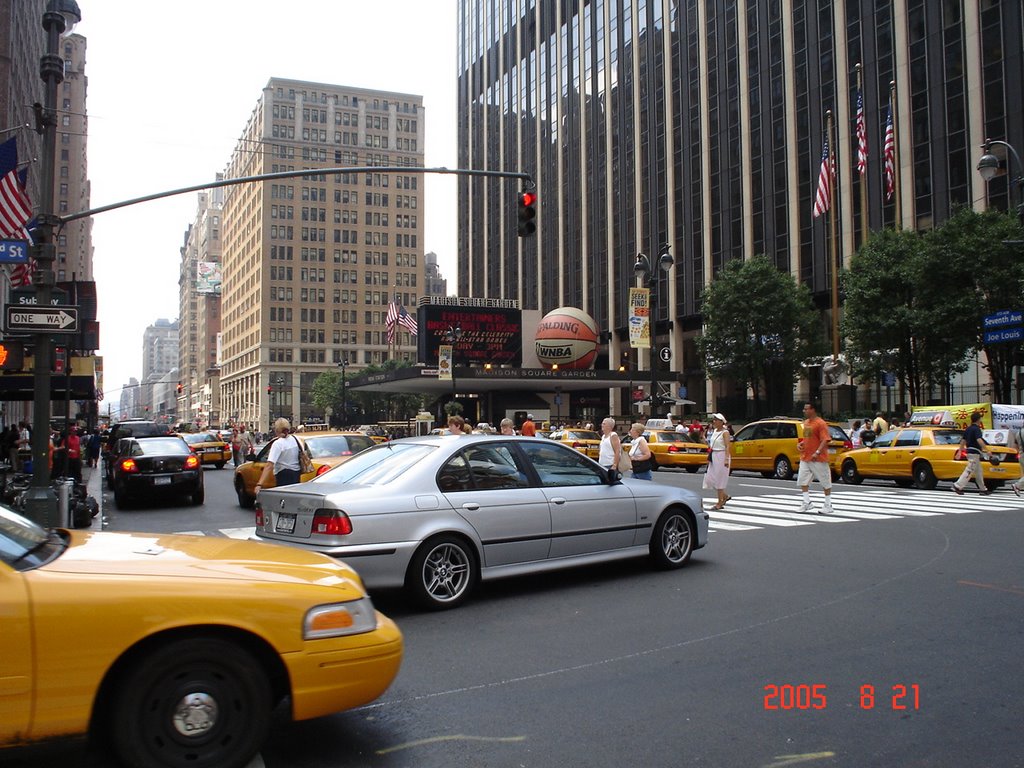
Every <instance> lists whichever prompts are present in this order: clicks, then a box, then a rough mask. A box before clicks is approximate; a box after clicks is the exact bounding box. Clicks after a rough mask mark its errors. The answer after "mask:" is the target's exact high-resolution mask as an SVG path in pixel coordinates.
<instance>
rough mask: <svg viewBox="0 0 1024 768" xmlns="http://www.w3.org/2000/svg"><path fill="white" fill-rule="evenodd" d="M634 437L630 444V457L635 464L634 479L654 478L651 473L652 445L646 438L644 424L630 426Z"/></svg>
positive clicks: (630, 433) (630, 432)
mask: <svg viewBox="0 0 1024 768" xmlns="http://www.w3.org/2000/svg"><path fill="white" fill-rule="evenodd" d="M629 436H630V437H631V438H632V440H631V441H630V444H629V459H630V462H631V463H632V465H633V479H634V480H653V479H654V477H653V476H652V475H651V447H650V446H649V445H647V441H646V440H645V439H644V425H643V424H634V425H633V426H631V427H630V428H629Z"/></svg>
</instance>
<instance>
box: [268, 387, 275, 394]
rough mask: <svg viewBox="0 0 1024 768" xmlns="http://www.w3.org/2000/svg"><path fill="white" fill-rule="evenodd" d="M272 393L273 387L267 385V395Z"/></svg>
mask: <svg viewBox="0 0 1024 768" xmlns="http://www.w3.org/2000/svg"><path fill="white" fill-rule="evenodd" d="M273 392H274V386H273V385H272V384H267V394H268V395H269V394H272V393H273Z"/></svg>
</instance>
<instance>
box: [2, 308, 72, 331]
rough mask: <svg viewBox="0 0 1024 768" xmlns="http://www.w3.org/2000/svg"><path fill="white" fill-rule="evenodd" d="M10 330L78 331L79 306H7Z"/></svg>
mask: <svg viewBox="0 0 1024 768" xmlns="http://www.w3.org/2000/svg"><path fill="white" fill-rule="evenodd" d="M7 330H8V331H29V332H39V331H48V332H50V333H77V332H78V307H10V306H9V307H7Z"/></svg>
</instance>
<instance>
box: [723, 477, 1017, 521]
mask: <svg viewBox="0 0 1024 768" xmlns="http://www.w3.org/2000/svg"><path fill="white" fill-rule="evenodd" d="M824 498H825V496H824V494H822V493H821V491H812V492H811V503H812V505H813V507H814V508H813V510H812V511H811V512H809V513H807V512H800V511H799V510H800V504H801V502H802V497H801V494H800V492H799V491H798V490H795V491H792V492H789V493H786V494H768V495H764V496H734V497H733V498H732V499H730V500H729V502H728V503H727V504H726V506H725V509H723V510H717V509H710V507H711V505H712V504H714V503H715V500H714V499H705V500H704V510H705V511H706V512H708V513H710V515H711V520H710V524H709V529H710V530H711V531H712V532H727V531H754V530H759V529H763V528H770V527H775V528H792V527H796V526H801V525H815V524H816V523H822V524H824V525H835V524H838V523H852V522H855V521H857V520H897V519H900V518H905V517H935V516H938V515H964V514H973V513H976V512H997V511H1004V510H1014V509H1018V510H1024V499H1020V498H1017V497H1016V496H1015V495H1014V494H1013V492H1012V491H1010V490H1008V489H1002V490H999V491H996V492H995V493H993V494H992V495H991V496H979V495H978V494H977V493H972V492H971V490H968V491H967V492H966V493H965V494H964V495H963V496H956V495H955V494H954V493H953V492H952V491H950V490H949V489H948V488H944V489H941V490H934V491H918V490H909V489H906V490H901V489H895V488H872V489H863V490H858V491H846V490H841V489H839V488H836V487H835V486H833V488H832V509H833V510H834V511H833V512H832V514H830V515H821V514H818V510H820V509H821V505H822V502H823V501H824Z"/></svg>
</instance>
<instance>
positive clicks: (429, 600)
mask: <svg viewBox="0 0 1024 768" xmlns="http://www.w3.org/2000/svg"><path fill="white" fill-rule="evenodd" d="M477 577H478V573H477V565H476V556H475V555H474V554H473V552H472V550H471V549H470V548H469V545H467V544H466V543H465V542H464V541H463V540H462V539H458V538H456V537H454V536H436V537H434V538H432V539H428V540H427V541H425V542H423V544H422V545H421V546H420V548H419V549H417V550H416V554H415V555H413V558H412V562H410V563H409V573H408V574H407V576H406V587H407V588H408V589H409V591H410V592H411V593H412V596H413V598H414V599H415V600H416V602H417V603H419V604H420V605H421V606H423V607H424V608H429V609H431V610H443V609H445V608H454V607H456V606H457V605H461V604H462V603H463V602H464V601H465V600H466V598H467V597H469V594H470V592H472V591H473V587H474V586H476V580H477Z"/></svg>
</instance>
